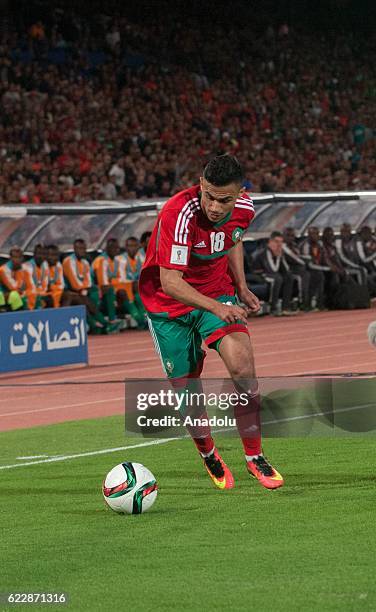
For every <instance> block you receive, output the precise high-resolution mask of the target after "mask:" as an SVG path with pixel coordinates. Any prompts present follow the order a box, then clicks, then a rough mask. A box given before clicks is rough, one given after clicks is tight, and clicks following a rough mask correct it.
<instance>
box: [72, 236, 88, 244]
mask: <svg viewBox="0 0 376 612" xmlns="http://www.w3.org/2000/svg"><path fill="white" fill-rule="evenodd" d="M76 244H86V243H85V240H84V239H83V238H76V240H75V241H74V243H73V246H75V245H76Z"/></svg>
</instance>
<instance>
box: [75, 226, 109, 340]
mask: <svg viewBox="0 0 376 612" xmlns="http://www.w3.org/2000/svg"><path fill="white" fill-rule="evenodd" d="M73 249H74V253H73V254H72V255H69V256H68V257H66V258H65V259H64V261H63V271H64V280H65V282H66V285H67V288H68V289H69V291H70V292H71V294H72V297H71V300H70V301H71V305H72V306H77V305H83V306H86V312H87V320H88V324H89V328H90V331H91V332H92V333H93V334H107V333H112V332H113V331H117V329H116V330H113V328H112V327H111V324H109V323H108V322H107V321H106V319H105V317H104V316H103V314H102V313H101V312H100V308H99V302H100V298H99V290H98V287H96V286H95V285H93V283H92V280H91V273H90V264H89V262H88V260H87V259H86V243H85V241H84V240H82V239H80V238H78V239H77V240H75V241H74V243H73Z"/></svg>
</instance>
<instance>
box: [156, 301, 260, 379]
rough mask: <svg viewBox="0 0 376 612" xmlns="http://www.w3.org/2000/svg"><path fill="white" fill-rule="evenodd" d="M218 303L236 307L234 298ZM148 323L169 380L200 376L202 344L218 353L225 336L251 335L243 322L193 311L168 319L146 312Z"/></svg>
mask: <svg viewBox="0 0 376 612" xmlns="http://www.w3.org/2000/svg"><path fill="white" fill-rule="evenodd" d="M216 299H217V301H218V302H231V304H236V298H235V297H234V296H233V295H221V296H220V297H218V298H216ZM147 316H148V324H149V329H150V332H151V335H152V337H153V341H154V345H155V348H156V351H157V353H158V355H159V357H160V360H161V362H162V366H163V369H164V371H165V373H166V375H167V376H168V377H169V378H181V377H185V376H187V375H189V374H190V375H191V376H194V375H197V376H199V374H200V373H201V370H202V365H203V360H204V357H205V351H204V350H203V349H202V348H201V344H202V342H203V341H205V344H206V345H207V346H208V347H209V348H213V349H216V350H218V347H219V345H220V342H221V340H222V338H223V337H224V336H226V335H227V334H230V333H233V332H245V333H248V329H247V327H246V325H244V323H242V322H241V321H238V322H237V323H226V322H225V321H222V320H221V319H219V318H218V317H216V316H215V315H214V314H212V313H211V312H208V311H207V310H199V309H197V310H191V312H188V313H187V314H185V315H182V316H180V317H175V318H173V319H169V318H168V314H167V313H160V314H159V313H158V314H155V313H147Z"/></svg>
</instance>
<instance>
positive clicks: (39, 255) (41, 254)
mask: <svg viewBox="0 0 376 612" xmlns="http://www.w3.org/2000/svg"><path fill="white" fill-rule="evenodd" d="M46 255H47V252H46V249H45V248H44V247H38V248H36V249H35V251H34V259H35V263H36V264H37V266H40V265H41V264H42V263H43V262H44V260H45V259H46Z"/></svg>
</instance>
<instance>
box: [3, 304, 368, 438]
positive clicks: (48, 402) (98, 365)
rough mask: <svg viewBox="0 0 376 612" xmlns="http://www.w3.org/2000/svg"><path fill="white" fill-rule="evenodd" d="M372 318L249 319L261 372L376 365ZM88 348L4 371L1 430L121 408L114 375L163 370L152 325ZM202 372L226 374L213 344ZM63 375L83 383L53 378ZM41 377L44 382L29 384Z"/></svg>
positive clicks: (157, 374) (343, 314) (352, 314)
mask: <svg viewBox="0 0 376 612" xmlns="http://www.w3.org/2000/svg"><path fill="white" fill-rule="evenodd" d="M374 319H376V311H375V310H356V311H339V312H322V313H309V314H302V315H299V316H296V317H289V318H288V317H284V318H273V317H264V318H261V317H260V318H255V319H251V320H250V322H249V328H250V331H251V338H252V342H253V346H254V351H255V358H256V367H257V373H258V375H259V376H264V377H265V376H286V375H299V374H314V373H317V372H320V373H323V372H325V373H333V374H337V373H340V372H374V371H376V351H375V349H373V348H372V347H371V346H370V345H369V343H368V340H367V327H368V325H369V323H370V322H371V321H373V320H374ZM89 356H90V357H89V363H90V365H89V366H85V367H69V368H67V367H64V368H55V369H53V370H52V369H51V370H43V371H41V370H39V371H34V372H32V373H30V372H24V373H17V374H10V375H9V374H8V375H3V376H0V385H1V394H0V431H5V430H10V429H18V428H26V427H34V426H37V425H46V424H50V423H60V422H63V421H66V420H78V419H89V418H95V417H103V416H109V415H112V414H121V413H122V412H123V410H124V385H123V383H122V382H111V381H113V380H115V381H122V380H123V379H125V378H162V377H164V374H163V371H162V368H161V365H160V363H159V360H158V358H157V356H156V354H155V351H154V347H153V343H152V340H151V337H150V335H149V332H139V331H129V332H124V333H122V334H119V335H116V336H103V337H101V336H97V337H92V338H90V339H89ZM204 376H205V377H222V376H226V370H225V368H224V366H223V364H222V362H221V360H220V358H219V357H218V355H217V354H216V352H215V351H209V354H208V357H207V359H206V362H205V369H204ZM106 381H107V382H106ZM58 382H60V383H62V382H66V383H69V382H74V383H85V384H76V385H73V384H66V385H55V384H53V383H58ZM37 383H38V384H40V385H41V386H40V387H32V386H29V385H30V384H34V385H35V384H37ZM89 383H90V384H89ZM45 384H48V385H50V386H43V385H45ZM3 385H15V386H3ZM19 385H25V386H19Z"/></svg>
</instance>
